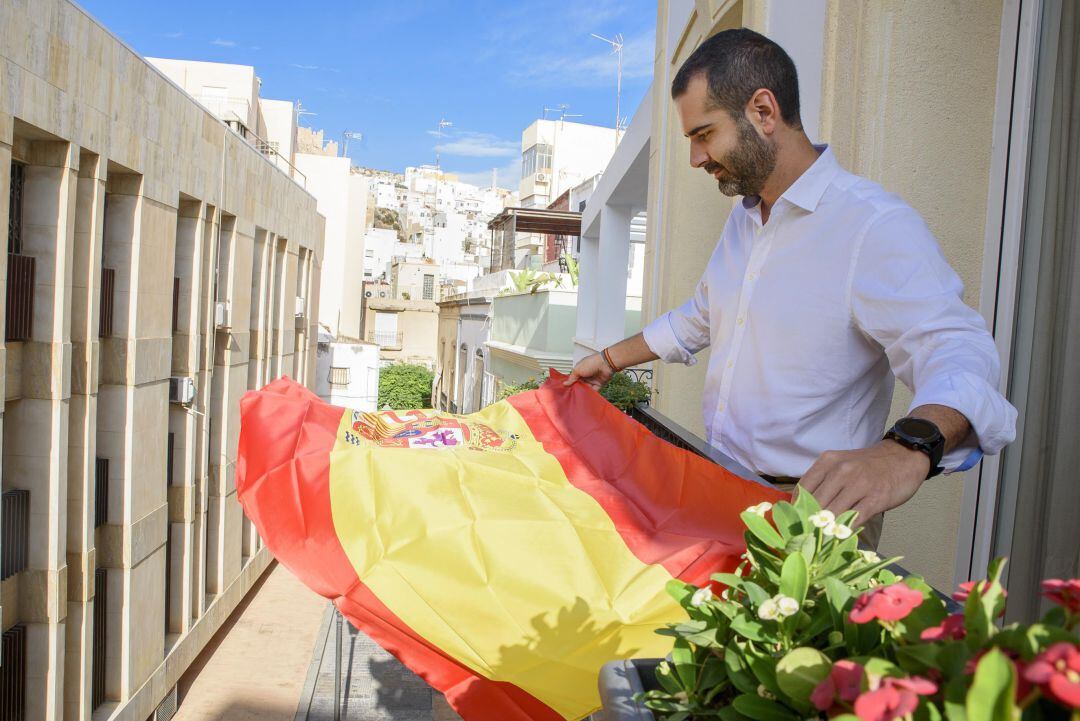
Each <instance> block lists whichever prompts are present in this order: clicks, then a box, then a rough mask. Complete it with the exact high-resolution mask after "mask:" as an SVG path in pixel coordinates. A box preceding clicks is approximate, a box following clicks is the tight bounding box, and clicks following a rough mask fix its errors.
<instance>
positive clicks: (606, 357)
mask: <svg viewBox="0 0 1080 721" xmlns="http://www.w3.org/2000/svg"><path fill="white" fill-rule="evenodd" d="M600 355H601V356H603V358H604V362H605V363H607V364H608V367H609V368H611V372H612V373H618V372H620V371H621V370H622V368H620V367H619V366H617V365H615V361H613V360H611V353H610V352H609V349H608V348H605V349H604V350H602V351H600Z"/></svg>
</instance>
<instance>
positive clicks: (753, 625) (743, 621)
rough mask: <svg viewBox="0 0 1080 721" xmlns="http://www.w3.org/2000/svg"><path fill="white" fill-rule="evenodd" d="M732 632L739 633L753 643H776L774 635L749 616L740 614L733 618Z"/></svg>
mask: <svg viewBox="0 0 1080 721" xmlns="http://www.w3.org/2000/svg"><path fill="white" fill-rule="evenodd" d="M731 630H732V632H733V633H737V634H739V635H740V636H742V637H743V638H748V639H750V640H751V641H762V642H766V643H775V642H776V639H775V638H774V634H772V633H770V632H769V631H767V630H766V629H765V625H764V624H763V623H761V622H760V621H758V620H756V619H752V618H750V617H749V615H744V614H740V615H738V616H736V617H735V618H733V619H732V620H731Z"/></svg>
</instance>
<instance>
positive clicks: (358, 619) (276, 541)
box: [237, 373, 784, 721]
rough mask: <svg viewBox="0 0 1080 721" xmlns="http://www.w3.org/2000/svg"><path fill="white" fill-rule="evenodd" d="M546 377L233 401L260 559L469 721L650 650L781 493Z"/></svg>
mask: <svg viewBox="0 0 1080 721" xmlns="http://www.w3.org/2000/svg"><path fill="white" fill-rule="evenodd" d="M561 379H562V377H560V376H559V375H558V374H554V373H553V378H552V380H551V381H549V382H548V383H547V384H545V385H544V386H543V387H542V388H540V389H539V390H537V391H531V392H528V393H523V394H520V395H517V396H512V397H510V398H509V399H507V400H505V401H501V402H499V403H496V404H494V405H491V406H488V407H487V408H485V409H483V410H481V411H479V412H478V413H474V414H471V415H468V416H456V415H451V414H446V413H441V412H435V411H430V410H415V411H405V412H402V411H384V412H379V413H364V412H360V411H354V410H350V409H345V408H340V407H335V406H331V405H329V404H327V403H325V402H323V401H322V400H320V399H319V398H318V397H317V396H315V395H314V394H313V393H311V392H310V391H309V390H307V389H306V388H304V387H302V386H300V385H299V384H297V383H295V382H293V381H290V380H288V379H280V380H278V381H275V382H273V383H271V384H270V385H268V386H267V387H266V388H264V389H262V390H260V391H255V392H251V393H248V394H247V395H246V396H245V397H244V399H243V400H242V401H241V432H240V448H239V459H238V465H237V489H238V495H239V498H240V502H241V504H242V505H243V507H244V510H245V512H246V513H247V515H248V516H249V517H250V518H251V519H252V521H253V522H254V523H255V525H256V527H257V528H258V530H259V533H260V534H261V535H262V537H263V539H264V540H265V542H266V545H267V546H268V548H269V549H270V551H271V552H272V553H273V554H274V555H275V556H276V557H277V559H278V560H279V561H280V562H281V563H282V564H284V565H285V566H286V567H287V568H289V569H290V570H291V571H292V572H293V573H295V574H296V575H297V576H298V577H299V578H300V579H301V580H303V581H304V582H305V583H306V584H307V585H308V586H309V587H311V588H312V589H313V590H315V591H316V592H318V593H320V594H322V595H323V596H326V597H327V598H329V599H331V600H332V601H333V602H334V603H335V604H336V605H337V607H338V608H339V609H340V610H341V612H342V613H343V614H344V615H345V617H346V618H348V619H349V621H350V622H351V623H352V624H353V625H355V626H356V627H357V628H358V629H360V630H361V631H363V632H365V633H366V634H368V635H369V636H370V637H371V638H373V639H374V640H375V641H377V642H378V643H379V644H380V645H382V646H383V647H384V648H385V649H387V650H388V651H389V652H391V653H392V654H394V655H395V656H396V657H397V658H399V659H400V660H401V661H402V662H403V663H404V664H405V665H406V666H408V667H409V668H410V669H412V670H413V671H415V672H416V673H417V674H419V675H420V676H422V677H423V678H424V679H425V680H426V681H427V682H428V683H430V684H431V685H432V686H433V687H434V688H436V689H437V690H439V691H441V692H442V693H444V694H445V695H446V698H447V700H448V702H449V703H450V705H451V706H452V707H453V708H454V709H455V710H456V711H457V712H458V713H459V714H461V716H462V717H463V718H465V719H466V720H467V721H485V720H490V721H495V720H499V721H507V720H509V721H526V720H528V719H533V720H536V719H541V720H546V719H551V720H554V719H579V718H582V717H584V716H586V715H588V714H589V713H591V712H592V711H594V710H595V709H596V707H597V706H598V704H599V699H598V694H597V690H596V678H597V672H598V671H599V669H600V666H602V665H603V664H604V663H606V662H607V661H610V660H613V659H617V658H629V657H631V656H663V655H665V654H666V653H667V652H668V651H669V650H670V647H671V643H670V639H669V638H667V637H664V636H659V635H657V634H656V633H655V631H656V629H658V628H661V627H662V626H664V624H667V623H671V622H676V621H678V620H680V619H682V618H684V617H685V616H684V612H683V611H682V609H681V608H680V607H679V605H678V604H677V603H676V602H675V601H674V600H673V599H672V598H671V596H669V595H668V593H667V592H666V590H665V585H666V583H667V582H668V581H670V580H671V579H673V578H678V579H681V580H683V581H687V582H690V583H694V584H697V585H702V584H705V583H708V580H709V575H710V574H711V573H715V572H718V571H730V570H732V569H734V568H735V566H736V565H737V563H738V559H739V556H740V555H741V554H742V553H743V551H744V550H745V544H744V541H743V538H742V531H743V524H742V521H741V520H740V519H739V513H740V512H741V511H742V510H743V509H745V508H746V507H747V506H750V505H753V504H755V503H759V502H761V501H774V500H777V499H779V498H782V497H784V494H782V493H780V492H778V491H774V490H771V489H769V488H766V487H764V486H761V485H758V484H755V483H753V482H751V481H746V480H744V479H741V478H739V477H737V476H734V475H733V474H731V473H729V472H727V471H725V470H724V469H722V468H720V467H719V466H716V465H715V464H713V463H711V462H710V461H708V460H706V459H703V458H700V457H698V456H696V455H694V454H692V453H690V452H688V451H684V450H681V449H679V448H676V447H675V446H672V445H670V444H668V443H666V442H665V441H662V440H660V439H659V438H656V437H655V436H653V435H652V434H651V433H649V431H648V430H646V429H645V428H644V427H643V426H641V425H640V424H638V423H636V422H635V421H633V420H632V419H630V418H629V417H628V416H626V415H624V414H623V413H621V412H620V411H618V410H617V409H616V408H615V407H614V406H611V405H610V404H609V403H608V402H607V401H605V400H604V399H603V398H601V397H600V396H599V394H597V393H596V392H595V391H593V390H592V389H590V388H587V387H586V386H584V385H583V384H575V385H573V386H570V387H569V388H564V387H563V386H562V383H561Z"/></svg>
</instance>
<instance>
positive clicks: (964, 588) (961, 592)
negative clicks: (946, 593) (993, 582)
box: [952, 581, 1009, 603]
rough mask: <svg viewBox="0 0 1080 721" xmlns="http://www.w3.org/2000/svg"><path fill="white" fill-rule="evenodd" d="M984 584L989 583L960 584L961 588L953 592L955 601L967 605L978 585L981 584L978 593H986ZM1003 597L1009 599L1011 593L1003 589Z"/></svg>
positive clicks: (969, 582) (966, 582)
mask: <svg viewBox="0 0 1080 721" xmlns="http://www.w3.org/2000/svg"><path fill="white" fill-rule="evenodd" d="M984 583H987V582H986V581H964V582H963V583H961V584H960V587H959V588H957V589H956V591H954V592H953V595H952V597H953V599H954V600H956V601H957V602H959V603H967V600H968V596H969V595H971V592H972V591H973V590H975V589H976V584H979V585H978V592H979V593H980V594H981V593H982V592H983V591H984V589H983V588H982V584H984ZM1001 595H1002V596H1004V597H1005V598H1008V597H1009V592H1008V591H1006V590H1005V589H1001Z"/></svg>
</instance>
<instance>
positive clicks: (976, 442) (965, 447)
mask: <svg viewBox="0 0 1080 721" xmlns="http://www.w3.org/2000/svg"><path fill="white" fill-rule="evenodd" d="M925 405H940V406H946V407H948V408H952V409H953V410H955V411H957V412H958V413H961V414H963V416H964V417H965V418H967V420H968V423H970V424H971V430H972V433H971V436H969V437H968V438H967V439H965V440H964V442H963V443H961V444H960V445H958V446H957V447H956V448H954V449H953V450H952V451H951V452H950V453H949V454H947V458H946V459H943V463H942V465H943V466H944V467H945V468H949V467H950V466H953V467H954V470H955V466H959V465H962V464H963V462H964V460H965V459H967V457H968V456H970V454H971V452H972V451H973V450H975V449H979V450H981V451H982V452H983V453H985V454H988V455H993V454H995V453H997V452H998V451H1000V450H1001V449H1002V448H1004V447H1005V446H1006V445H1008V444H1009V443H1011V442H1012V441H1013V439H1014V438H1016V409H1015V408H1013V406H1012V404H1010V403H1009V402H1008V401H1007V400H1005V398H1004V396H1002V395H1001V393H999V392H998V390H997V388H995V387H994V386H992V385H990V383H988V382H987V381H986V379H985V378H982V377H980V376H978V375H975V374H974V373H964V372H959V373H951V374H949V375H948V376H939V377H936V378H932V379H930V380H929V381H928V382H927V383H926V384H924V386H923V387H922V388H919V389H918V390H917V391H916V393H915V398H914V400H913V401H912V402H911V408H910V409H911V410H914V409H915V408H918V407H919V406H925Z"/></svg>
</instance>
